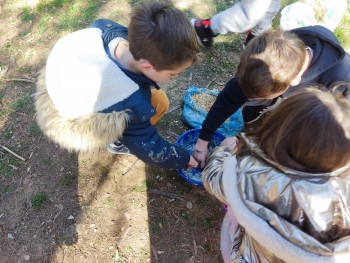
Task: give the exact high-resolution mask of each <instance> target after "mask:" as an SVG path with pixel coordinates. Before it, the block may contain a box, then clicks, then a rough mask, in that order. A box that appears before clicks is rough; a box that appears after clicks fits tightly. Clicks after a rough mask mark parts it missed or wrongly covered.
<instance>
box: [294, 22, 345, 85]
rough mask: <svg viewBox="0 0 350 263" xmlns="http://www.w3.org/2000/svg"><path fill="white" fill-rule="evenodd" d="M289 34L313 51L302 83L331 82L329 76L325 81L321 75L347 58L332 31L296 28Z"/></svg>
mask: <svg viewBox="0 0 350 263" xmlns="http://www.w3.org/2000/svg"><path fill="white" fill-rule="evenodd" d="M291 32H293V33H295V34H296V35H298V37H299V38H300V39H301V40H302V41H303V42H304V43H305V45H306V46H308V47H310V48H312V50H313V58H312V60H311V64H310V66H309V69H308V71H307V73H306V74H304V75H303V78H302V83H310V82H316V83H320V84H324V85H326V84H329V83H328V82H330V81H331V80H332V78H331V75H328V76H327V78H328V81H327V79H323V78H322V73H324V72H327V71H328V70H330V69H332V68H334V67H335V66H336V65H337V64H338V63H339V62H340V61H342V60H343V59H344V58H345V56H347V53H346V52H345V50H344V48H343V47H342V46H341V45H340V43H339V41H338V39H337V37H336V36H335V35H334V34H333V32H332V31H330V30H329V29H327V28H325V27H323V26H319V25H317V26H307V27H302V28H297V29H294V30H291ZM340 80H341V79H340ZM344 81H346V80H344Z"/></svg>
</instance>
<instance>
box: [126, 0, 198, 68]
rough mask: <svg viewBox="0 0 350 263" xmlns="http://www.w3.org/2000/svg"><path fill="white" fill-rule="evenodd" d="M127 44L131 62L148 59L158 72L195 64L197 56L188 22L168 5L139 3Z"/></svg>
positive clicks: (132, 20)
mask: <svg viewBox="0 0 350 263" xmlns="http://www.w3.org/2000/svg"><path fill="white" fill-rule="evenodd" d="M128 40H129V46H130V51H131V54H132V55H133V56H134V58H135V59H136V60H140V59H147V60H148V61H149V62H150V63H151V64H152V65H153V66H154V68H155V69H156V70H158V71H160V70H165V69H174V68H176V67H178V66H181V65H182V64H184V63H187V62H188V61H195V60H196V59H197V56H198V53H199V46H198V41H197V39H196V32H195V31H194V28H193V26H192V25H191V22H190V21H189V19H188V18H187V17H186V16H185V14H184V13H182V12H181V11H180V10H178V9H176V8H175V7H173V6H171V5H170V4H168V3H159V2H153V3H142V4H141V5H139V6H138V7H136V8H135V9H134V10H133V13H132V16H131V20H130V24H129V33H128Z"/></svg>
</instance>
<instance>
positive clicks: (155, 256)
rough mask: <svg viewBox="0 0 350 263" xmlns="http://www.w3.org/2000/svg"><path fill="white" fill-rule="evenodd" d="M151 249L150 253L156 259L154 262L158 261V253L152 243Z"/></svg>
mask: <svg viewBox="0 0 350 263" xmlns="http://www.w3.org/2000/svg"><path fill="white" fill-rule="evenodd" d="M151 250H152V254H153V256H154V259H155V260H156V262H158V253H157V250H156V249H155V247H154V246H153V245H151Z"/></svg>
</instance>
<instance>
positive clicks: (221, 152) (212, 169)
mask: <svg viewBox="0 0 350 263" xmlns="http://www.w3.org/2000/svg"><path fill="white" fill-rule="evenodd" d="M230 156H232V153H231V152H230V149H229V148H228V147H222V146H220V147H216V148H215V149H214V150H213V151H212V152H211V153H210V154H209V157H208V161H207V164H206V166H205V168H204V170H203V172H202V181H203V185H204V187H205V189H206V190H207V191H208V192H209V193H210V194H211V195H213V196H215V197H216V198H217V199H218V200H219V201H220V202H222V203H225V204H227V201H226V197H225V193H224V186H223V184H222V181H223V176H224V161H225V159H226V158H227V157H230ZM232 171H235V167H234V168H232Z"/></svg>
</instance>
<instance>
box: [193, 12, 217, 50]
mask: <svg viewBox="0 0 350 263" xmlns="http://www.w3.org/2000/svg"><path fill="white" fill-rule="evenodd" d="M191 23H192V25H193V27H194V29H195V30H196V33H197V38H198V40H199V43H200V44H201V45H202V46H205V47H210V46H211V44H212V43H213V38H214V37H216V36H217V35H218V34H214V33H213V31H212V30H211V28H210V24H211V21H210V19H192V20H191Z"/></svg>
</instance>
